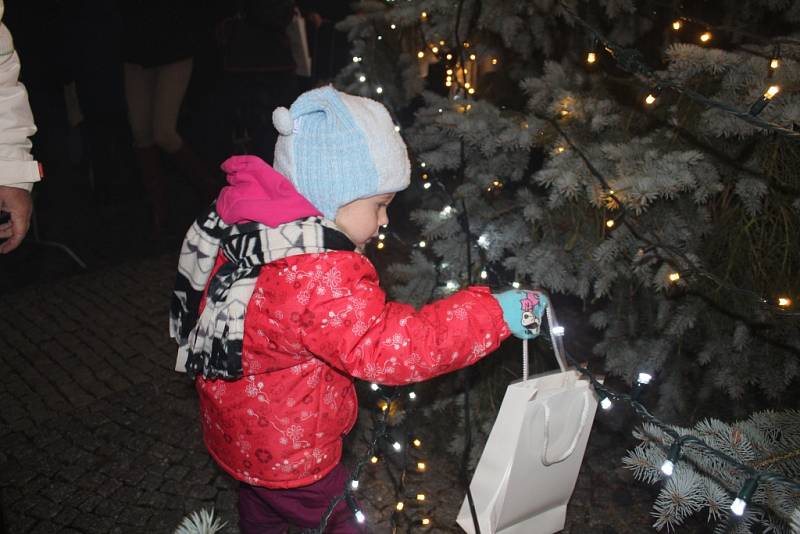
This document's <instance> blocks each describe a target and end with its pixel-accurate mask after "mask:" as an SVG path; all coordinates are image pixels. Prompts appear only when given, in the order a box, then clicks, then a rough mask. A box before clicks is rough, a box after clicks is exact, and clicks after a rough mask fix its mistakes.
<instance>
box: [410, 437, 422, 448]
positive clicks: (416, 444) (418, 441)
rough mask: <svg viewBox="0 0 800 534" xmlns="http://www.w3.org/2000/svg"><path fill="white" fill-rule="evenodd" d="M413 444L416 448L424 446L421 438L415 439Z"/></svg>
mask: <svg viewBox="0 0 800 534" xmlns="http://www.w3.org/2000/svg"><path fill="white" fill-rule="evenodd" d="M411 443H413V444H414V446H415V447H421V446H422V441H421V440H420V439H419V438H414V441H412V442H411Z"/></svg>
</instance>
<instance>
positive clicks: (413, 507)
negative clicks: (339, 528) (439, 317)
mask: <svg viewBox="0 0 800 534" xmlns="http://www.w3.org/2000/svg"><path fill="white" fill-rule="evenodd" d="M370 389H371V390H372V391H373V392H375V393H376V394H377V395H378V396H379V397H380V398H379V400H378V403H377V405H378V407H379V412H378V414H377V416H376V419H375V422H374V425H373V430H372V439H371V440H370V441H369V443H368V444H367V447H366V452H365V454H364V455H363V457H362V458H360V459H359V460H358V461H357V462H356V464H355V467H354V468H353V469H352V470H351V471H350V476H349V478H348V480H347V482H346V484H345V487H344V488H343V490H342V493H340V494H339V495H337V496H336V497H334V498H333V499H332V500H331V502H330V503H329V504H328V507H327V509H326V510H325V512H324V513H323V515H322V517H321V519H320V522H319V525H318V526H317V528H310V529H306V530H304V531H303V532H302V534H323V533H324V532H325V529H326V528H327V526H328V522H329V521H330V518H331V516H332V515H333V512H334V510H335V509H336V507H337V506H338V505H339V503H340V502H342V501H345V503H346V504H347V506H348V507H349V508H350V510H351V511H352V513H353V517H354V518H355V520H356V522H357V523H359V524H364V523H366V520H367V517H366V515H365V514H364V512H363V510H362V509H361V507H360V506H359V504H358V502H357V500H356V498H355V492H356V491H357V490H358V489H359V487H360V480H359V479H360V477H361V472H362V471H363V470H364V468H365V467H367V466H369V465H376V464H378V463H380V462H381V455H382V451H383V450H388V451H389V452H390V453H391V454H397V455H401V458H402V471H401V474H400V477H399V484H395V497H396V503H395V504H394V508H393V511H392V517H391V523H392V532H396V529H397V527H398V526H399V525H400V524H401V521H400V517H399V516H401V515H402V514H404V513H406V512H409V511H411V512H412V515H411V517H410V518H406V521H405V523H406V525H407V531H408V532H410V531H411V530H412V529H413V528H414V527H423V528H424V527H428V526H430V525H431V524H432V521H431V518H430V517H428V515H427V514H425V513H424V512H425V510H424V505H425V504H426V503H427V501H428V498H427V495H426V494H425V493H424V492H421V491H419V492H413V493H408V491H407V488H406V484H405V479H406V477H407V475H408V474H410V473H411V472H415V473H419V474H422V473H425V472H426V471H427V469H428V463H427V461H426V460H425V459H424V457H423V456H422V455H421V454H420V453H412V451H421V450H422V447H423V444H422V440H421V439H420V438H419V437H418V436H415V435H414V434H413V433H405V436H404V438H403V440H402V441H401V440H398V439H395V437H394V435H393V434H392V431H391V426H390V424H389V417H390V411H391V410H392V407H393V406H395V405H396V404H397V403H398V402H399V401H400V399H401V397H402V393H401V391H400V390H399V389H398V388H393V387H385V386H380V385H378V384H376V383H374V382H373V383H371V384H370ZM407 398H408V400H409V401H411V402H414V401H416V400H417V394H416V392H415V391H413V390H409V391H408V392H407ZM382 443H385V444H387V445H388V446H386V447H383V446H382ZM409 458H410V459H412V462H413V468H412V469H409V468H408V463H409V462H408V460H409Z"/></svg>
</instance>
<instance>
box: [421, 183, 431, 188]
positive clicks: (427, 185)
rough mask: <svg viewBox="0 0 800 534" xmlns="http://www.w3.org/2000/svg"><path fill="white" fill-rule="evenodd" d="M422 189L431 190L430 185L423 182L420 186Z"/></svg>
mask: <svg viewBox="0 0 800 534" xmlns="http://www.w3.org/2000/svg"><path fill="white" fill-rule="evenodd" d="M422 187H423V188H424V189H430V188H431V183H430V182H425V183H424V184H422Z"/></svg>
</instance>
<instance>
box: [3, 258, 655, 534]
mask: <svg viewBox="0 0 800 534" xmlns="http://www.w3.org/2000/svg"><path fill="white" fill-rule="evenodd" d="M174 265H175V257H174V256H173V255H171V254H170V255H165V256H161V257H158V258H154V259H146V260H136V261H133V260H132V261H129V262H127V263H123V264H121V265H119V266H116V267H108V268H105V269H101V270H97V271H94V272H88V273H84V274H79V275H76V276H70V277H66V278H63V279H60V280H58V281H57V283H49V284H47V283H39V284H37V285H32V286H29V287H26V288H23V289H21V290H18V291H14V292H11V293H7V294H5V295H3V296H2V306H0V372H2V375H3V380H2V381H0V406H2V409H0V451H2V452H0V488H2V501H3V511H4V514H5V521H6V524H7V530H8V532H9V533H12V534H22V533H27V532H31V533H34V532H35V533H46V532H81V533H95V532H97V533H101V532H124V533H128V532H130V533H156V532H157V533H160V532H171V530H172V529H173V528H174V527H175V526H176V525H177V524H178V522H179V520H180V518H181V517H182V516H184V515H185V514H186V513H187V512H190V511H192V510H196V509H198V508H201V507H212V506H213V507H215V508H216V509H217V511H218V512H219V513H220V514H221V515H222V516H223V517H224V518H225V519H227V520H228V521H229V522H230V526H229V528H228V529H227V530H226V532H236V528H235V527H234V525H235V524H236V512H235V492H234V483H233V482H232V480H231V479H230V478H229V477H227V476H226V475H225V474H223V473H221V472H220V470H219V469H218V468H217V467H216V466H215V465H214V464H213V462H212V461H211V460H210V459H209V457H208V455H207V454H206V452H205V450H204V448H203V446H202V444H201V440H200V434H199V425H198V421H197V417H196V401H195V395H194V390H193V388H192V386H191V385H190V384H189V383H188V382H187V381H186V379H185V377H184V376H183V375H179V374H177V373H174V372H172V371H171V365H172V363H173V358H174V348H173V344H172V341H171V340H170V339H168V335H167V315H168V310H167V305H168V298H167V296H168V295H169V291H170V288H171V284H172V276H173V269H174ZM362 419H364V420H365V421H364V425H366V424H367V423H366V419H367V418H362ZM422 431H423V434H424V433H425V432H433V431H435V429H432V428H426V429H422ZM365 433H366V429H365V428H363V427H357V428H356V430H355V437H356V440H355V441H356V443H358V442H359V440H360V436H361V435H364V434H365ZM358 448H359V447H358V446H357V445H356V449H358ZM623 448H624V445H622V444H620V443H619V441H618V439H617V434H616V431H615V430H614V429H612V428H610V427H609V426H608V424H606V423H604V422H602V421H599V422H598V423H597V424H596V428H595V434H594V435H593V436H592V439H591V440H590V450H589V451H588V452H587V458H590V459H591V461H587V462H585V464H584V468H583V471H582V474H581V478H580V480H579V482H578V487H577V490H576V493H575V498H574V499H573V503H572V505H571V506H570V512H569V518H568V528H567V530H566V531H565V532H574V533H577V532H605V533H609V534H611V533H627V532H631V533H632V532H644V531H647V529H648V528H647V527H648V523H649V522H650V520H649V519H648V517H647V511H648V509H649V506H650V499H651V496H650V494H649V493H648V492H647V491H642V488H636V487H626V486H627V485H629V484H632V482H631V479H630V476H629V475H628V474H627V473H625V472H623V470H622V469H621V468H620V467H619V458H620V457H621V454H622V450H623ZM429 454H430V457H429V465H430V466H431V469H430V471H429V473H428V475H426V476H425V477H424V478H421V479H419V480H418V481H417V482H416V483H418V484H419V487H420V488H421V489H422V490H423V491H425V492H426V493H427V494H428V495H429V496H435V499H436V500H437V501H436V504H435V505H431V509H430V510H431V517H432V518H433V520H434V523H433V524H434V525H435V527H434V528H432V529H430V530H431V531H433V532H458V531H459V530H458V529H457V527H455V524H454V521H453V518H454V517H455V514H456V511H457V508H458V506H459V505H460V502H461V499H462V498H463V492H462V491H461V490H460V489H459V484H458V481H457V478H456V476H455V473H456V469H455V464H454V462H453V458H451V457H449V456H448V455H447V453H445V452H444V451H430V452H429ZM362 484H363V486H362V489H361V490H360V493H361V499H362V504H363V505H364V509H365V511H366V512H367V515H368V517H370V523H371V527H372V529H373V531H375V532H386V531H388V527H387V526H386V525H388V517H389V515H390V514H391V510H392V508H393V506H394V502H395V497H394V495H393V494H392V491H391V486H390V484H389V482H388V478H387V477H386V475H385V473H384V471H382V470H381V469H379V468H374V469H370V470H368V471H367V473H366V476H365V478H364V479H363V482H362Z"/></svg>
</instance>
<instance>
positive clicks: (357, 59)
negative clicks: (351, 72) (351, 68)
mask: <svg viewBox="0 0 800 534" xmlns="http://www.w3.org/2000/svg"><path fill="white" fill-rule="evenodd" d="M360 62H361V58H360V57H358V56H353V63H360Z"/></svg>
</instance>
